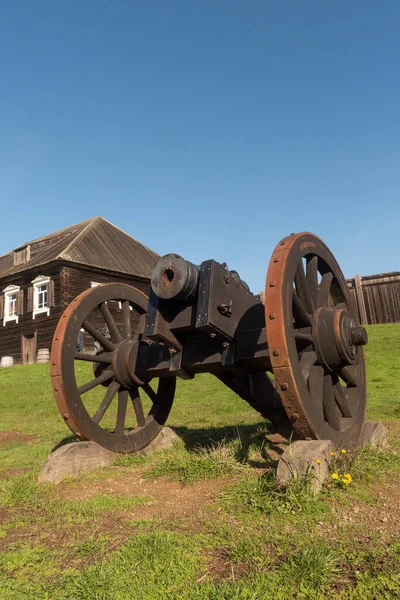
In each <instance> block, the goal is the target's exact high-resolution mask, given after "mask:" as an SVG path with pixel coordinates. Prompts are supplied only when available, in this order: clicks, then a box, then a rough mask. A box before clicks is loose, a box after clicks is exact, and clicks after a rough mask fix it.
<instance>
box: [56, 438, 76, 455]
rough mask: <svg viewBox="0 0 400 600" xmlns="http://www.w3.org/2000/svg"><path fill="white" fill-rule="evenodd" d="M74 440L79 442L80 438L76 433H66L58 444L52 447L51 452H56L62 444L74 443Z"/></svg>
mask: <svg viewBox="0 0 400 600" xmlns="http://www.w3.org/2000/svg"><path fill="white" fill-rule="evenodd" d="M72 442H79V439H78V438H77V437H76V435H73V434H71V435H66V436H65V437H64V438H62V440H60V441H59V442H58V444H56V445H55V446H54V447H53V448H52V449H51V452H50V454H53V452H55V451H56V450H58V449H59V448H61V447H62V446H66V445H67V444H72Z"/></svg>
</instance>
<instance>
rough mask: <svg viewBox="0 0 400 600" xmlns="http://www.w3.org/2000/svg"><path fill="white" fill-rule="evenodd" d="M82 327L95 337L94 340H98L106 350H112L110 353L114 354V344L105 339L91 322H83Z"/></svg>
mask: <svg viewBox="0 0 400 600" xmlns="http://www.w3.org/2000/svg"><path fill="white" fill-rule="evenodd" d="M82 327H83V329H85V331H87V332H88V333H90V335H91V336H92V337H94V339H95V340H97V341H98V342H99V344H100V345H101V346H103V348H105V349H106V350H110V352H113V350H114V344H113V343H112V342H111V341H110V340H108V339H107V338H106V337H104V335H103V334H102V333H100V331H99V330H98V329H96V327H93V325H91V323H89V321H83V323H82Z"/></svg>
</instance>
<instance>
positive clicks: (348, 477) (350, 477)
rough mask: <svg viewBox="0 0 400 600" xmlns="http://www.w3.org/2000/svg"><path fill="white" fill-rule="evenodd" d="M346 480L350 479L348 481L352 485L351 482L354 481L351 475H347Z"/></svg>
mask: <svg viewBox="0 0 400 600" xmlns="http://www.w3.org/2000/svg"><path fill="white" fill-rule="evenodd" d="M345 479H348V480H349V483H350V481H353V478H352V476H351V475H350V473H346V475H345Z"/></svg>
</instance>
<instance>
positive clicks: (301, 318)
mask: <svg viewBox="0 0 400 600" xmlns="http://www.w3.org/2000/svg"><path fill="white" fill-rule="evenodd" d="M293 316H294V320H295V321H296V325H297V326H298V327H301V326H302V325H303V326H304V327H308V326H310V325H311V319H310V315H309V314H308V312H307V311H306V309H305V308H304V305H303V303H302V301H301V300H300V298H299V297H298V295H297V293H296V292H295V291H294V290H293Z"/></svg>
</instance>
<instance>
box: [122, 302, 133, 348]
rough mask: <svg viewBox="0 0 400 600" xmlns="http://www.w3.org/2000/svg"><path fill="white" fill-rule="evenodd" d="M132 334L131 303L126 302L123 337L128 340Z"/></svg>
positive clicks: (124, 306)
mask: <svg viewBox="0 0 400 600" xmlns="http://www.w3.org/2000/svg"><path fill="white" fill-rule="evenodd" d="M131 334H132V328H131V309H130V306H129V301H128V300H125V301H124V302H123V303H122V336H123V338H124V339H125V340H126V339H127V338H130V337H131Z"/></svg>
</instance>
